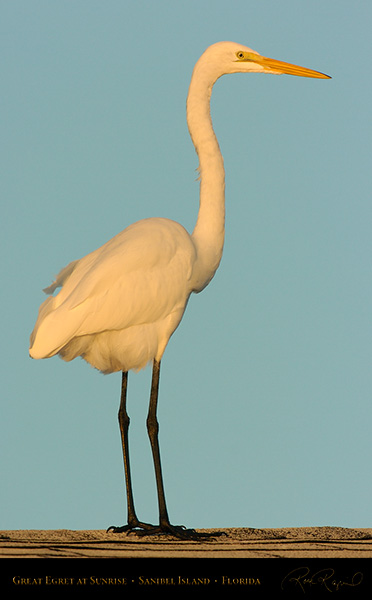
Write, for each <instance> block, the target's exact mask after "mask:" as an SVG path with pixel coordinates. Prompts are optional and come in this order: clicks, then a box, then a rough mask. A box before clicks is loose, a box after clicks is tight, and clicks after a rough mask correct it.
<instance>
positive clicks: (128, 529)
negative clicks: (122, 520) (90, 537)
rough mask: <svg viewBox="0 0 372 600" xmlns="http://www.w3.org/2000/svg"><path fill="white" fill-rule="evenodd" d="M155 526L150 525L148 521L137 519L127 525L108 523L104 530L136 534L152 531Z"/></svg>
mask: <svg viewBox="0 0 372 600" xmlns="http://www.w3.org/2000/svg"><path fill="white" fill-rule="evenodd" d="M154 528H155V525H151V524H150V523H142V521H138V520H137V519H136V520H135V521H133V522H129V523H128V524H127V525H122V526H120V527H116V526H115V525H110V527H108V528H107V529H106V532H107V533H109V532H110V531H112V532H113V533H132V532H133V533H137V534H138V535H141V533H142V535H146V532H147V531H152V530H153V529H154Z"/></svg>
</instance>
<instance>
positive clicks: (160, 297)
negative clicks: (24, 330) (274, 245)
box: [30, 42, 328, 539]
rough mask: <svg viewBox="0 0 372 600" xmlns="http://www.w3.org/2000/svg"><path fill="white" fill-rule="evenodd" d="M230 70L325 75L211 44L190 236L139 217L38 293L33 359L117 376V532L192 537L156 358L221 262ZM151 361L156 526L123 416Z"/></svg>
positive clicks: (203, 76) (193, 106) (196, 107)
mask: <svg viewBox="0 0 372 600" xmlns="http://www.w3.org/2000/svg"><path fill="white" fill-rule="evenodd" d="M228 73H274V74H281V73H287V74H290V75H299V76H302V77H316V78H323V79H326V78H328V76H327V75H324V74H322V73H319V72H317V71H312V70H310V69H306V68H303V67H299V66H296V65H292V64H289V63H285V62H281V61H278V60H274V59H271V58H266V57H264V56H261V55H260V54H258V53H257V52H255V51H254V50H252V49H250V48H247V47H245V46H241V45H239V44H236V43H233V42H220V43H217V44H213V45H212V46H210V47H209V48H207V50H206V51H205V52H204V53H203V54H202V56H201V57H200V58H199V60H198V61H197V63H196V65H195V67H194V71H193V74H192V78H191V83H190V88H189V93H188V97H187V123H188V127H189V132H190V136H191V139H192V141H193V144H194V146H195V149H196V152H197V154H198V157H199V170H200V206H199V214H198V218H197V222H196V225H195V229H194V231H193V232H192V234H191V235H190V234H189V233H188V232H187V231H186V230H185V229H184V228H183V227H182V225H179V224H178V223H176V222H174V221H171V220H168V219H163V218H152V219H145V220H142V221H139V222H137V223H134V224H133V225H130V226H129V227H128V228H126V229H124V231H122V232H121V233H119V234H118V235H116V236H115V237H113V238H112V239H111V240H110V241H108V242H107V243H106V244H104V245H103V246H102V247H101V248H98V249H97V250H95V251H94V252H92V253H91V254H88V255H87V256H85V257H84V258H81V259H80V260H76V261H74V262H72V263H70V264H69V265H67V267H65V268H64V269H62V271H61V272H60V273H59V275H58V276H57V278H56V280H55V281H54V283H52V284H51V285H50V286H49V287H48V288H46V289H45V290H44V291H45V292H46V293H47V294H53V292H54V291H55V289H56V288H58V287H61V288H62V289H61V291H60V292H59V293H58V294H57V295H56V296H55V297H53V296H49V297H48V298H47V299H46V300H45V302H44V303H43V304H42V305H41V307H40V309H39V315H38V318H37V321H36V325H35V328H34V331H33V333H32V334H31V340H30V356H31V357H32V358H36V359H39V358H49V357H51V356H54V355H55V354H59V355H60V356H61V357H62V358H63V359H64V360H66V361H69V360H72V359H74V358H76V357H77V356H81V357H83V358H84V359H85V360H86V361H87V362H88V363H90V364H91V365H93V366H94V367H96V368H97V369H99V370H100V371H102V372H103V373H112V372H114V371H122V390H121V401H120V408H119V415H118V416H119V424H120V431H121V438H122V448H123V457H124V469H125V480H126V493H127V508H128V515H127V524H126V525H124V526H123V527H111V528H109V529H111V530H113V531H115V532H121V531H136V532H138V533H141V532H142V533H146V534H147V533H157V532H162V533H168V534H173V535H176V536H178V537H181V538H188V537H191V538H193V539H195V537H196V536H197V534H196V533H195V531H194V530H192V529H185V528H184V527H182V526H173V525H171V523H170V521H169V518H168V512H167V507H166V501H165V494H164V486H163V477H162V471H161V464H160V451H159V444H158V421H157V416H156V411H157V402H158V386H159V372H160V361H161V359H162V356H163V353H164V350H165V347H166V345H167V343H168V340H169V338H170V336H171V335H172V333H173V332H174V331H175V329H176V328H177V326H178V324H179V323H180V321H181V319H182V315H183V313H184V311H185V308H186V305H187V301H188V299H189V296H190V294H191V293H192V292H195V293H198V292H201V291H202V290H203V289H204V288H205V287H206V285H208V283H209V282H210V281H211V279H212V277H213V276H214V274H215V272H216V270H217V267H218V265H219V263H220V260H221V256H222V249H223V244H224V229H225V194H224V188H225V184H224V176H225V174H224V166H223V159H222V155H221V152H220V148H219V145H218V142H217V139H216V136H215V134H214V131H213V127H212V121H211V116H210V97H211V92H212V87H213V85H214V83H215V82H216V81H217V79H218V78H219V77H221V76H222V75H224V74H228ZM149 362H152V364H153V373H152V384H151V394H150V404H149V412H148V417H147V429H148V435H149V438H150V443H151V448H152V453H153V460H154V468H155V476H156V485H157V494H158V504H159V525H150V524H147V523H143V522H141V521H140V520H139V519H138V518H137V515H136V512H135V508H134V500H133V493H132V484H131V475H130V465H129V451H128V427H129V417H128V414H127V410H126V395H127V378H128V371H129V370H131V369H133V370H136V371H137V370H139V369H142V368H143V367H145V366H146V365H147V364H148V363H149Z"/></svg>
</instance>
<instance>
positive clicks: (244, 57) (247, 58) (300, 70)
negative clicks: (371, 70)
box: [237, 52, 331, 79]
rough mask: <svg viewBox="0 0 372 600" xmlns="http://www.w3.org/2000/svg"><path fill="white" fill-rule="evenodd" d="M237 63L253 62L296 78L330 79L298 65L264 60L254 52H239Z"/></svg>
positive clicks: (263, 57) (271, 59) (269, 59)
mask: <svg viewBox="0 0 372 600" xmlns="http://www.w3.org/2000/svg"><path fill="white" fill-rule="evenodd" d="M237 59H238V61H241V62H254V63H257V64H258V65H261V66H262V67H264V68H265V69H267V70H268V71H269V70H270V71H273V72H275V73H285V74H287V75H297V76H298V77H316V78H317V79H331V77H330V76H329V75H325V74H324V73H319V71H313V70H312V69H306V68H305V67H299V66H298V65H292V64H291V63H286V62H282V61H281V60H276V59H275V58H266V56H261V55H260V54H255V53H254V52H239V53H238V55H237Z"/></svg>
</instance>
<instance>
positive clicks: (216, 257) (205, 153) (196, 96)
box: [187, 63, 225, 291]
mask: <svg viewBox="0 0 372 600" xmlns="http://www.w3.org/2000/svg"><path fill="white" fill-rule="evenodd" d="M214 83H215V78H213V77H212V76H209V77H208V74H207V73H206V72H205V70H204V69H203V66H202V65H199V64H198V63H197V64H196V66H195V69H194V73H193V77H192V79H191V83H190V88H189V93H188V97H187V123H188V127H189V132H190V136H191V139H192V141H193V144H194V146H195V150H196V152H197V154H198V157H199V171H200V205H199V213H198V218H197V222H196V225H195V229H194V231H193V233H192V239H193V241H194V244H195V246H196V250H197V256H198V278H197V279H198V281H197V282H196V291H199V290H201V289H203V288H204V287H205V286H206V285H207V284H208V283H209V281H210V280H211V279H212V277H213V275H214V274H215V272H216V270H217V267H218V265H219V263H220V260H221V257H222V250H223V244H224V237H225V170H224V166H223V158H222V155H221V151H220V148H219V145H218V141H217V138H216V136H215V133H214V131H213V126H212V120H211V115H210V98H211V93H212V87H213V85H214Z"/></svg>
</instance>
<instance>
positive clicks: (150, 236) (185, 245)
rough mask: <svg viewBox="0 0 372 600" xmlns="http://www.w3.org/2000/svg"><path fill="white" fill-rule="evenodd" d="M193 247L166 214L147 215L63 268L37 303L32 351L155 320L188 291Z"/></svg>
mask: <svg viewBox="0 0 372 600" xmlns="http://www.w3.org/2000/svg"><path fill="white" fill-rule="evenodd" d="M194 261H195V248H194V245H193V243H192V241H191V238H190V236H189V234H188V233H187V232H186V230H185V229H184V228H183V227H182V226H181V225H179V224H178V223H175V222H174V221H170V220H168V219H145V220H143V221H139V222H138V223H135V224H134V225H131V226H130V227H128V228H127V229H125V230H124V231H123V232H121V233H120V234H118V235H117V236H115V237H114V238H112V239H111V240H110V241H109V242H107V243H106V244H105V245H104V246H102V247H101V248H99V249H98V250H95V251H94V252H92V253H91V254H88V255H87V256H85V257H84V258H82V259H81V260H78V261H75V262H74V263H70V265H68V266H67V267H65V269H63V270H62V271H61V273H60V274H59V276H58V277H57V278H56V281H55V283H54V284H52V286H50V287H49V288H47V291H49V290H53V288H54V287H56V286H57V285H62V289H61V291H60V292H59V293H58V294H57V296H55V297H50V298H48V299H47V300H46V301H45V302H44V303H43V304H42V306H41V307H40V311H39V316H38V320H37V322H36V325H35V329H34V332H33V334H32V336H31V339H32V342H31V343H32V344H33V348H32V351H31V355H32V356H35V357H36V356H37V357H41V356H44V357H46V356H52V355H53V354H55V353H57V352H58V351H59V350H60V349H61V348H62V347H63V346H64V345H65V344H66V343H68V342H69V341H70V340H71V339H72V338H73V337H75V336H80V335H86V334H95V333H99V332H102V331H107V330H112V329H115V330H120V329H125V328H127V327H131V326H133V325H138V324H143V323H151V322H156V321H157V320H159V319H162V318H165V317H166V316H167V315H169V314H170V313H172V312H173V311H176V310H180V309H181V308H183V307H184V305H185V304H186V302H187V298H188V296H189V294H190V291H191V290H190V284H189V282H190V278H191V274H192V268H193V264H194Z"/></svg>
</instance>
